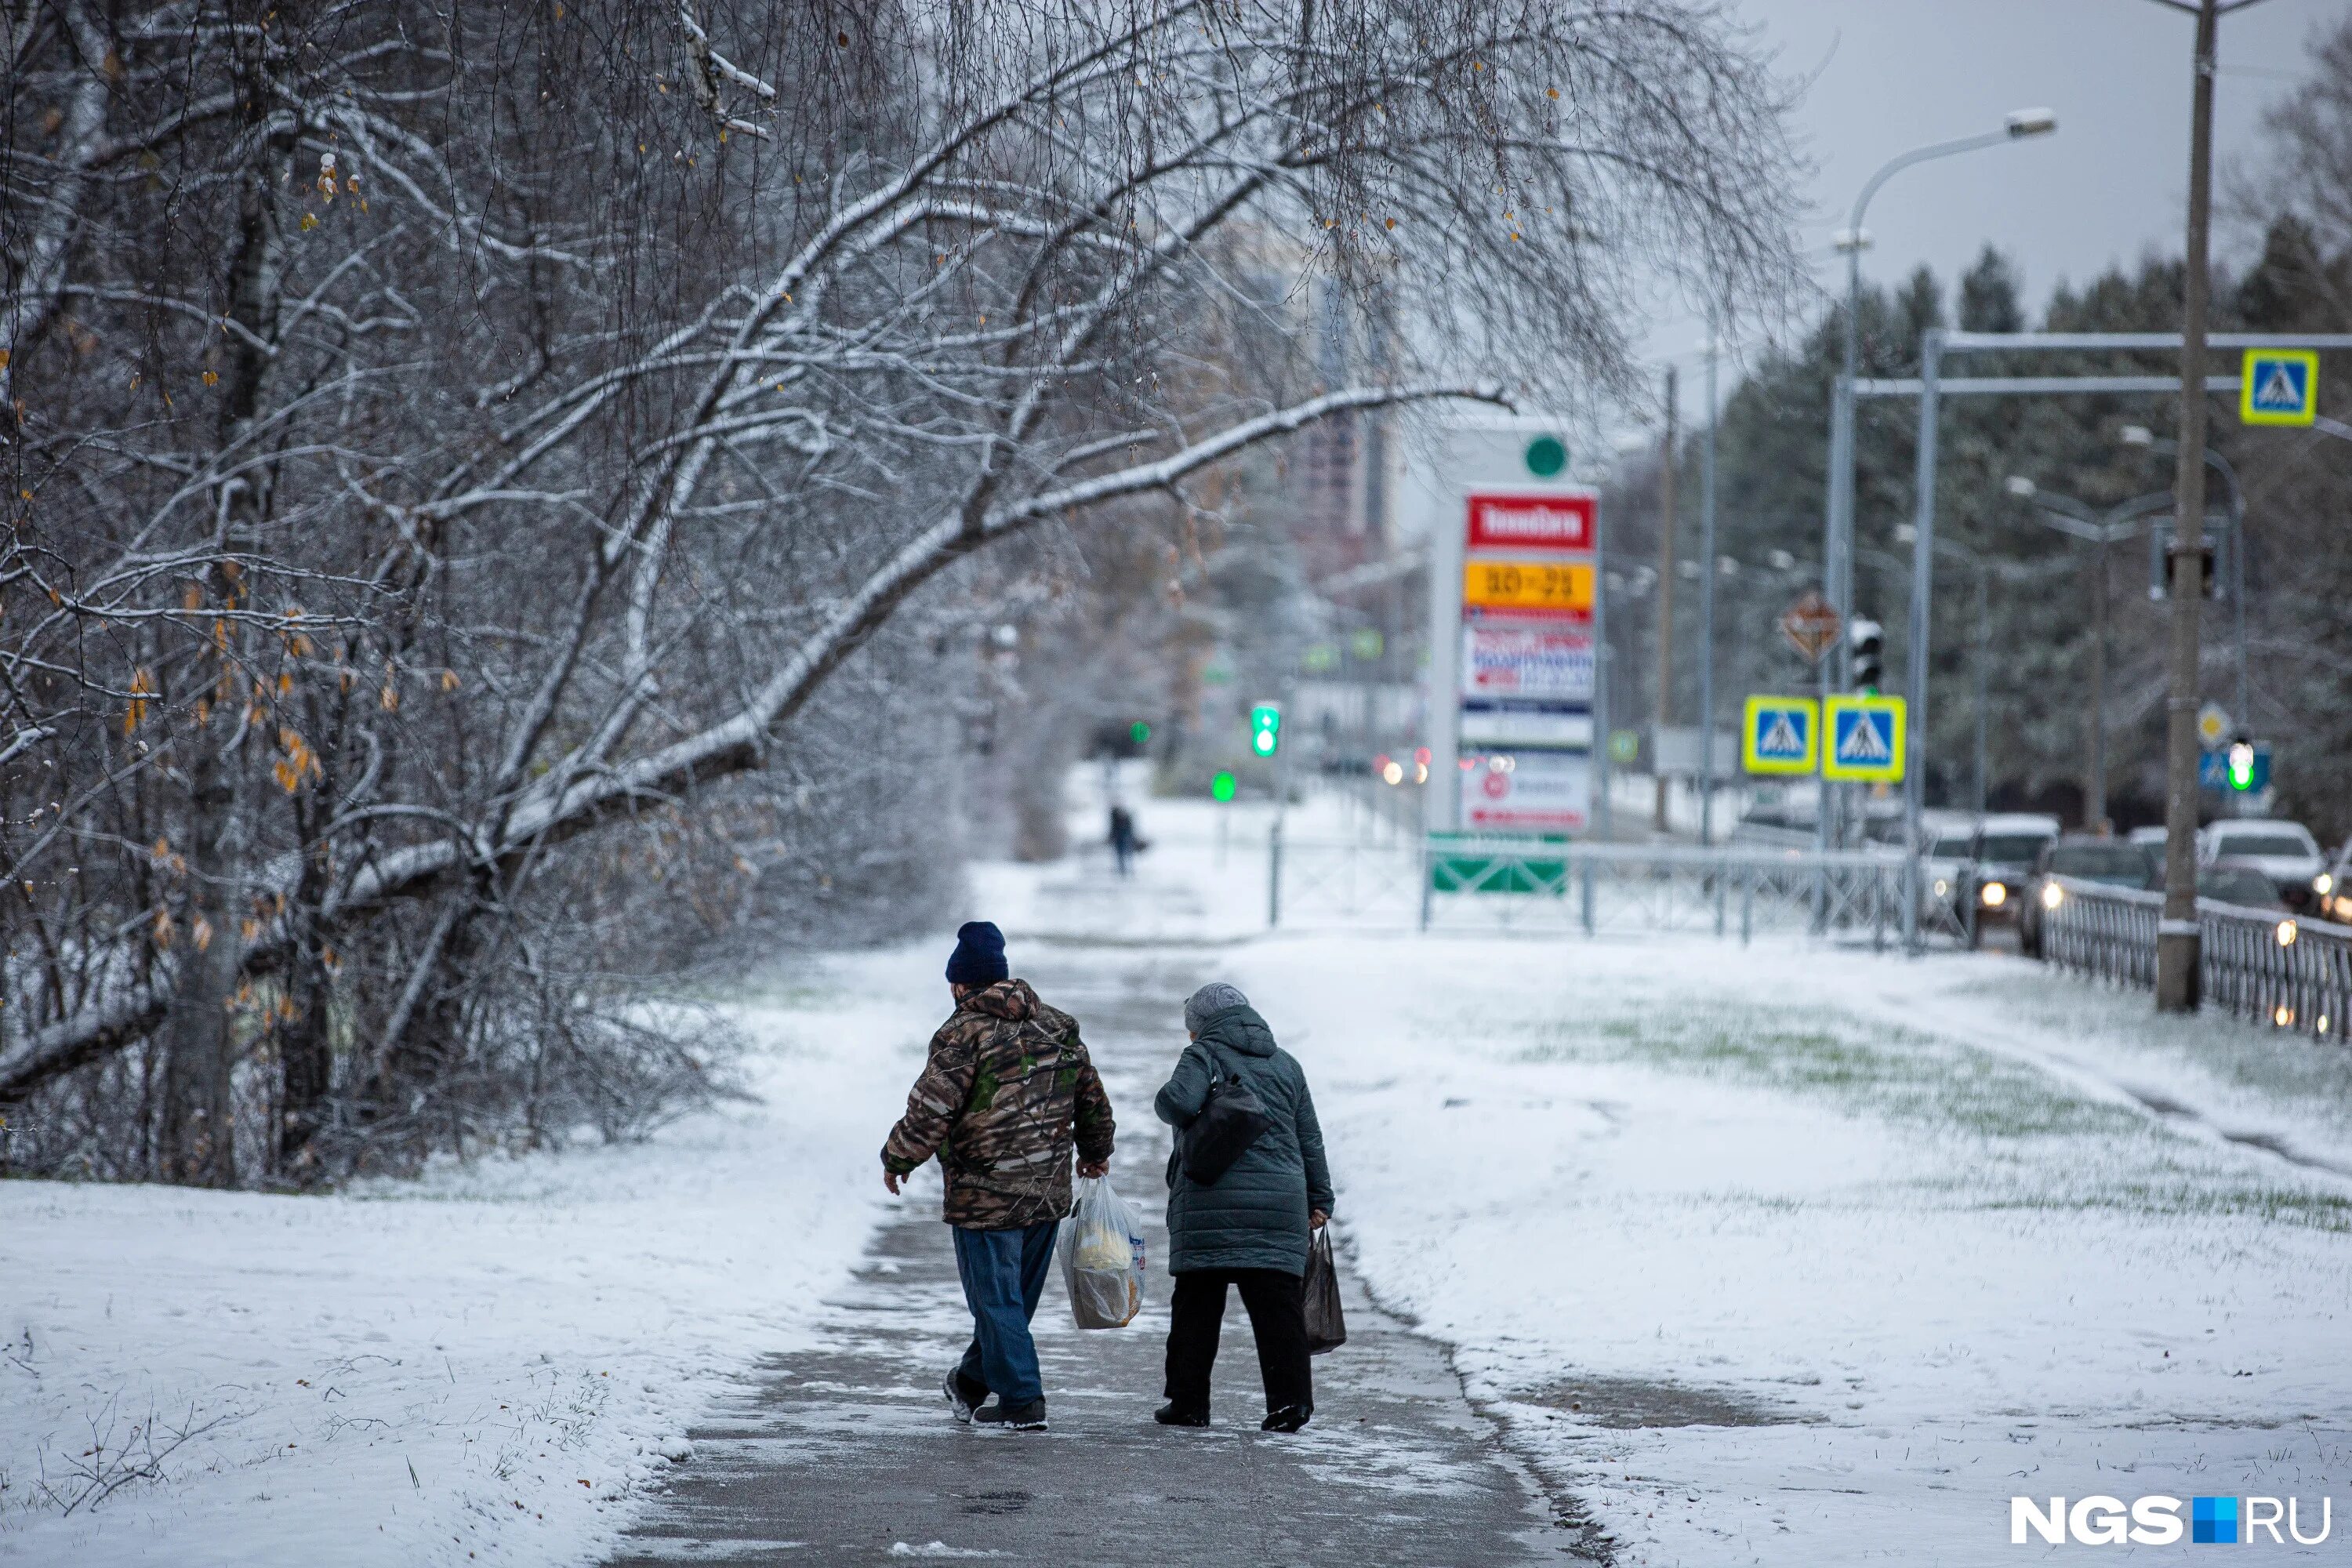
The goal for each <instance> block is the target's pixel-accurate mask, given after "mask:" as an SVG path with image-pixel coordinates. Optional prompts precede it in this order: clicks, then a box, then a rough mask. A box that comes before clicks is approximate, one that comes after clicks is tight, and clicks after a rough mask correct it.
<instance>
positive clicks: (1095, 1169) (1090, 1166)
mask: <svg viewBox="0 0 2352 1568" xmlns="http://www.w3.org/2000/svg"><path fill="white" fill-rule="evenodd" d="M1078 1174H1079V1175H1081V1176H1086V1177H1088V1178H1089V1179H1091V1178H1093V1177H1096V1176H1108V1175H1109V1174H1110V1162H1109V1161H1108V1160H1081V1161H1079V1162H1078Z"/></svg>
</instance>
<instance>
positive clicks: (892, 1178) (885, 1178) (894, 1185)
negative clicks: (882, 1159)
mask: <svg viewBox="0 0 2352 1568" xmlns="http://www.w3.org/2000/svg"><path fill="white" fill-rule="evenodd" d="M900 1180H901V1178H900V1176H899V1174H898V1172H896V1171H894V1170H892V1169H890V1168H889V1167H888V1166H887V1165H885V1166H884V1167H882V1184H883V1185H884V1186H886V1187H887V1188H889V1189H890V1195H891V1196H892V1197H894V1198H895V1197H897V1196H898V1183H899V1181H900Z"/></svg>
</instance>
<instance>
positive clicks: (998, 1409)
mask: <svg viewBox="0 0 2352 1568" xmlns="http://www.w3.org/2000/svg"><path fill="white" fill-rule="evenodd" d="M971 1420H972V1425H974V1426H994V1427H998V1428H1000V1429H1002V1430H1003V1431H1007V1432H1043V1431H1044V1430H1045V1401H1044V1400H1042V1399H1033V1400H1031V1401H1030V1402H1029V1403H1028V1404H1026V1405H1014V1406H1013V1407H1012V1408H1011V1409H1010V1410H1008V1409H1006V1408H1005V1407H1004V1401H1003V1400H1002V1399H999V1400H998V1401H997V1402H996V1403H995V1404H993V1405H990V1406H988V1408H986V1409H985V1410H975V1411H973V1412H972V1413H971Z"/></svg>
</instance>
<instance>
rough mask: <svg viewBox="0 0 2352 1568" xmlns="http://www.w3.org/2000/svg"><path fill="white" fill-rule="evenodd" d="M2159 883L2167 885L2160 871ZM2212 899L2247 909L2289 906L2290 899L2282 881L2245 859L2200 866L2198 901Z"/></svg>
mask: <svg viewBox="0 0 2352 1568" xmlns="http://www.w3.org/2000/svg"><path fill="white" fill-rule="evenodd" d="M2156 886H2157V888H2158V889H2159V890H2160V889H2162V888H2163V886H2164V874H2163V873H2162V872H2161V871H2158V873H2157V876H2156ZM2206 900H2212V901H2213V902H2214V903H2217V904H2234V905H2236V906H2237V907H2238V908H2240V909H2245V910H2282V911H2284V910H2285V909H2286V900H2284V899H2282V898H2280V897H2279V891H2278V884H2277V883H2275V882H2273V880H2272V879H2271V874H2270V873H2269V872H2268V871H2265V870H2263V868H2261V867H2260V866H2255V865H2250V864H2246V863H2244V862H2242V861H2234V860H2221V861H2217V862H2215V863H2214V864H2212V865H2210V866H2200V867H2198V868H2197V901H2198V902H2200V903H2203V902H2205V901H2206Z"/></svg>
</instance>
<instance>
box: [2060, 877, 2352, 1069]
mask: <svg viewBox="0 0 2352 1568" xmlns="http://www.w3.org/2000/svg"><path fill="white" fill-rule="evenodd" d="M2052 880H2053V882H2054V883H2055V884H2056V886H2057V887H2058V889H2059V898H2058V902H2057V904H2056V905H2055V906H2054V907H2045V908H2044V909H2043V910H2042V958H2043V960H2044V961H2045V962H2047V963H2053V964H2055V965H2057V966H2058V967H2059V968H2061V969H2064V970H2068V971H2071V972H2073V973H2077V974H2087V975H2090V976H2092V977H2093V978H2095V979H2098V980H2105V981H2107V982H2109V983H2111V984H2117V985H2129V986H2132V987H2134V988H2136V989H2138V990H2143V991H2146V990H2152V989H2154V987H2155V985H2156V930H2157V922H2158V921H2159V920H2160V919H2161V918H2162V917H2163V914H2164V895H2163V894H2162V893H2150V892H2141V891H2139V890H2138V889H2131V888H2106V887H2101V886H2099V885H2098V884H2096V883H2093V882H2077V881H2075V880H2074V879H2071V878H2066V877H2058V878H2053V879H2052ZM2197 924H2198V928H2199V931H2200V935H2201V938H2202V940H2201V941H2200V943H2199V951H2200V953H2201V954H2202V963H2201V965H2200V973H2199V981H2198V984H2199V990H2200V994H2201V995H2202V996H2203V998H2204V1002H2205V1005H2208V1006H2212V1007H2222V1008H2226V1009H2228V1010H2229V1011H2230V1012H2232V1013H2235V1014H2237V1015H2238V1016H2241V1017H2246V1018H2254V1019H2258V1020H2261V1021H2263V1022H2265V1023H2268V1024H2270V1025H2272V1026H2274V1027H2277V1028H2282V1029H2296V1030H2300V1031H2302V1032H2304V1033H2306V1034H2310V1035H2314V1036H2317V1037H2323V1038H2329V1039H2334V1038H2339V1037H2342V1035H2343V1032H2344V1028H2345V1020H2346V1016H2347V1013H2352V926H2340V925H2333V924H2329V923H2327V922H2326V921H2307V920H2301V919H2298V918H2296V917H2294V916H2291V915H2285V914H2282V913H2280V912H2279V911H2277V910H2255V909H2248V908H2246V907H2244V906H2243V905H2240V904H2224V903H2217V902H2215V901H2214V900H2210V899H2200V900H2197Z"/></svg>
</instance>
